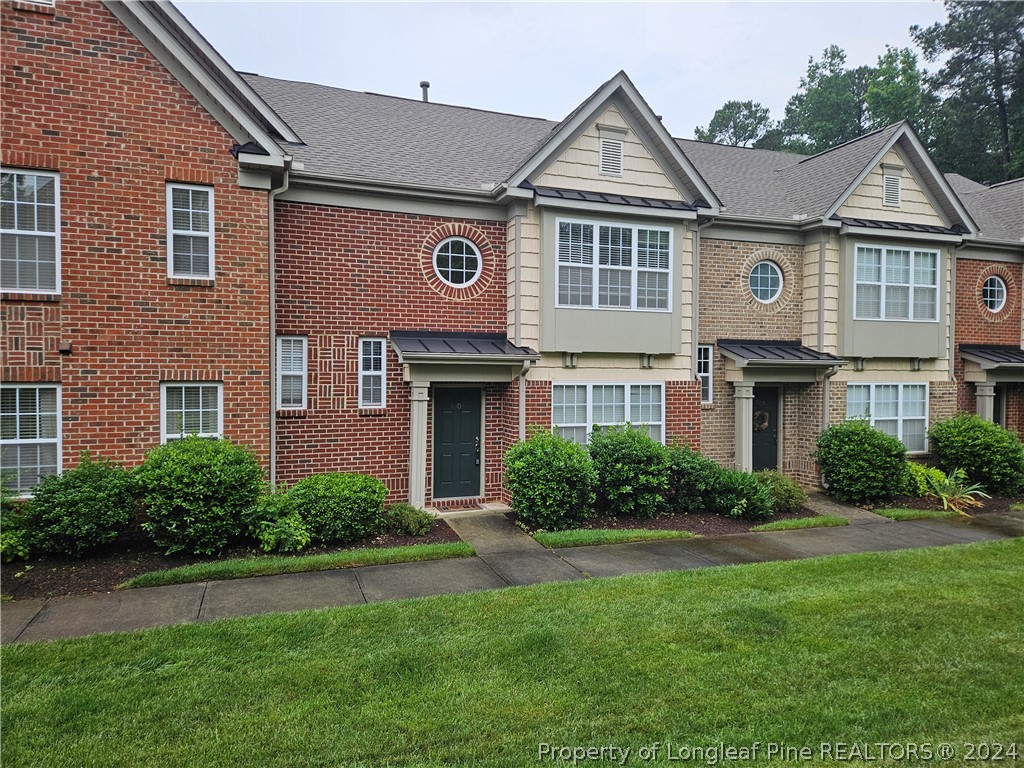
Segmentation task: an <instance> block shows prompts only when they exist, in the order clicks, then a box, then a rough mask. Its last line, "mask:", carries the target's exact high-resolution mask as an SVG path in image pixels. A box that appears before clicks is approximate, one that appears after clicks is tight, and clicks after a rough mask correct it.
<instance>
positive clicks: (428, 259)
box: [420, 222, 503, 301]
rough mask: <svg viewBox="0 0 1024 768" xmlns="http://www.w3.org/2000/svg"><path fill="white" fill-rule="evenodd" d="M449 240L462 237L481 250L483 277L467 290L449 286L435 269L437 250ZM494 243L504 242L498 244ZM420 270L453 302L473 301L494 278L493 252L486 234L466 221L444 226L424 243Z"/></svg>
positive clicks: (435, 287)
mask: <svg viewBox="0 0 1024 768" xmlns="http://www.w3.org/2000/svg"><path fill="white" fill-rule="evenodd" d="M449 237H462V238H465V239H466V240H469V241H470V242H471V243H473V245H475V246H476V248H477V250H478V251H480V260H481V262H482V264H481V269H480V277H478V278H477V279H476V280H475V281H474V282H473V284H472V285H468V286H466V287H464V288H456V287H455V286H453V285H448V283H446V282H445V281H444V280H442V279H441V278H440V277H439V276H438V274H437V272H436V271H435V270H434V249H435V248H437V246H438V245H439V244H440V243H441V241H442V240H446V239H448V238H449ZM495 242H503V240H502V241H497V240H496V241H495ZM420 267H421V269H422V270H423V279H424V280H426V281H427V283H428V284H429V285H430V287H431V288H433V289H434V290H435V291H437V292H438V293H439V294H441V295H442V296H444V297H445V298H446V299H451V300H452V301H470V300H472V299H475V298H476V297H477V296H479V295H480V294H481V293H483V292H484V291H486V290H487V288H488V287H489V286H490V284H491V281H492V280H493V279H494V274H495V271H496V264H495V256H494V249H493V248H491V244H490V241H489V240H488V239H487V235H486V234H484V233H483V232H482V231H480V230H479V229H477V228H476V227H474V226H472V225H470V224H466V223H464V222H459V223H448V224H442V225H441V226H439V227H438V228H437V229H435V230H434V231H433V232H431V233H430V234H429V235H427V239H426V240H424V241H423V248H422V250H421V252H420Z"/></svg>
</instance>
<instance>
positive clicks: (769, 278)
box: [750, 261, 782, 304]
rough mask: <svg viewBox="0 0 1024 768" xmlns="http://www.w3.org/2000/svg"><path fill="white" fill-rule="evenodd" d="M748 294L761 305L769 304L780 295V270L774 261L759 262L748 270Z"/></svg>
mask: <svg viewBox="0 0 1024 768" xmlns="http://www.w3.org/2000/svg"><path fill="white" fill-rule="evenodd" d="M750 292H751V293H752V294H754V298H755V299H757V300H758V301H760V302H762V303H763V304H770V303H771V302H773V301H775V300H776V299H777V298H779V294H780V293H782V270H781V269H779V265H778V264H776V263H775V262H774V261H759V262H758V263H757V264H755V265H754V268H753V269H751V270H750Z"/></svg>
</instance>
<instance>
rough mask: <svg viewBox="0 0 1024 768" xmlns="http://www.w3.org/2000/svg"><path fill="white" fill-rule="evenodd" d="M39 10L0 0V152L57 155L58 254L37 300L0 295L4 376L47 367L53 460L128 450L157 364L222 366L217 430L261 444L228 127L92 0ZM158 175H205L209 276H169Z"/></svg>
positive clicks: (140, 433)
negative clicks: (209, 190)
mask: <svg viewBox="0 0 1024 768" xmlns="http://www.w3.org/2000/svg"><path fill="white" fill-rule="evenodd" d="M22 8H24V10H19V9H22ZM26 10H27V11H43V12H25V11H26ZM48 10H49V12H47V10H46V9H43V8H42V7H41V6H26V5H24V4H22V3H14V4H11V3H4V4H3V7H2V9H0V24H2V33H0V34H2V37H0V43H2V48H3V50H4V58H3V63H2V82H0V85H2V89H3V121H2V133H0V138H2V162H3V164H4V165H5V167H10V168H24V169H38V170H49V171H57V172H59V174H60V185H61V210H60V219H61V272H62V279H61V282H62V287H61V296H60V297H58V298H57V299H56V300H54V301H43V300H41V299H40V297H21V296H17V295H14V294H7V295H5V296H4V297H3V306H2V309H0V321H2V323H3V334H2V340H0V356H2V368H3V378H4V380H5V381H10V382H35V381H60V382H61V383H62V384H63V388H62V392H63V446H64V456H63V462H64V465H65V466H68V465H71V464H73V463H75V462H76V461H77V457H78V454H79V453H80V452H81V451H82V450H84V449H89V450H91V451H93V452H94V453H98V454H100V455H104V456H109V457H111V458H114V459H117V460H120V461H124V462H128V463H137V462H138V461H139V460H140V459H141V458H142V456H143V454H144V453H145V452H146V451H147V450H148V449H150V448H152V447H153V446H154V445H156V444H158V443H159V441H160V434H159V431H160V413H159V410H160V381H161V379H164V380H172V379H173V380H189V379H193V378H202V379H209V380H215V381H222V382H223V385H224V401H225V402H224V407H225V414H224V429H225V434H226V435H227V436H228V437H230V438H232V439H233V440H236V441H238V442H241V443H246V444H249V445H251V446H253V447H254V448H255V449H256V451H257V453H258V455H259V456H260V458H261V459H262V460H263V461H265V462H266V461H267V460H268V458H269V429H268V427H269V419H270V403H269V371H268V367H267V363H268V357H269V351H268V350H269V336H268V334H269V327H268V325H269V306H268V285H267V240H266V233H267V216H266V210H267V202H266V201H267V198H266V193H265V192H259V191H252V190H242V189H239V187H238V182H237V166H236V163H235V161H234V159H233V158H232V157H231V155H230V154H229V149H230V148H231V145H232V144H233V143H234V140H233V138H232V137H231V136H230V135H229V134H228V133H227V132H226V131H225V130H224V129H223V128H222V127H221V126H220V125H219V124H218V123H217V122H216V121H214V119H213V118H212V117H211V116H210V115H209V114H208V113H207V112H206V111H205V110H204V109H203V108H202V106H201V105H200V104H199V103H198V102H197V101H196V100H195V99H194V98H193V97H192V96H191V95H190V94H189V93H188V92H187V91H186V90H185V89H184V88H183V87H182V86H181V85H180V84H179V83H178V82H177V81H176V80H175V79H174V78H173V77H172V76H171V74H170V73H169V72H167V71H166V70H165V69H164V68H163V67H162V66H161V65H160V63H159V62H158V61H157V60H156V59H155V58H154V57H153V56H152V55H151V54H150V52H149V51H148V50H146V49H145V48H144V47H143V46H142V44H141V43H139V41H138V40H136V39H135V38H134V37H133V36H132V35H131V34H130V33H129V32H128V31H127V30H126V29H125V28H124V27H122V26H121V24H120V22H119V21H118V20H117V19H116V18H115V17H114V16H113V15H112V14H111V13H110V12H109V11H108V10H107V9H106V8H105V7H104V6H103V5H102V4H101V3H99V2H96V1H95V0H76V1H75V2H58V5H57V12H56V13H53V9H52V8H51V9H48ZM169 179H170V180H175V181H194V180H195V181H202V183H205V184H209V185H212V186H213V187H214V190H215V196H216V200H215V206H216V213H217V216H216V222H215V227H216V238H217V274H216V281H215V283H214V284H213V285H212V286H209V287H201V288H197V287H194V286H190V285H169V284H168V281H167V261H166V187H165V185H166V182H167V181H168V180H169ZM61 342H65V343H70V344H71V346H72V351H71V353H70V354H66V355H61V354H59V352H58V346H59V344H60V343H61Z"/></svg>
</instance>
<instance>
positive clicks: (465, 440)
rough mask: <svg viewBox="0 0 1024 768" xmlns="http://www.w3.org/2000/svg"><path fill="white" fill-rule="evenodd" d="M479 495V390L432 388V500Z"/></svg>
mask: <svg viewBox="0 0 1024 768" xmlns="http://www.w3.org/2000/svg"><path fill="white" fill-rule="evenodd" d="M479 495H480V390H479V389H474V388H468V389H463V388H458V389H448V388H437V389H435V390H434V494H433V497H434V498H435V499H454V498H459V497H462V496H479Z"/></svg>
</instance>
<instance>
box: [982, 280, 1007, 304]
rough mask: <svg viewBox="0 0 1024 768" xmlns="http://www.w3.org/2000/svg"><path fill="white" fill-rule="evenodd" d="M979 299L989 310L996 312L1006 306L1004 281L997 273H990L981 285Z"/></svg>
mask: <svg viewBox="0 0 1024 768" xmlns="http://www.w3.org/2000/svg"><path fill="white" fill-rule="evenodd" d="M981 300H982V301H983V302H984V303H985V309H987V310H988V311H989V312H998V311H999V310H1001V309H1002V308H1003V307H1004V306H1006V283H1005V282H1004V281H1003V278H1001V277H999V276H998V275H991V276H989V277H987V278H986V279H985V282H984V284H983V285H982V286H981Z"/></svg>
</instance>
